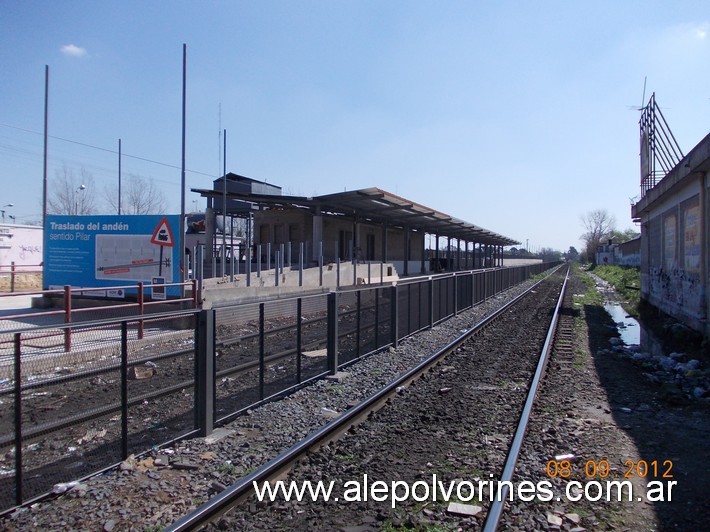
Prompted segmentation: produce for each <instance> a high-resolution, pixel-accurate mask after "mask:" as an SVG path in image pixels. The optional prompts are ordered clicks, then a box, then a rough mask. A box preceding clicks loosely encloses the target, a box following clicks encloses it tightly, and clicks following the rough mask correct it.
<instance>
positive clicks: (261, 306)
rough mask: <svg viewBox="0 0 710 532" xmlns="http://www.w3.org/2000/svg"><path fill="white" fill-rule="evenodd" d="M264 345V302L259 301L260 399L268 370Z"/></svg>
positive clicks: (262, 396) (262, 397)
mask: <svg viewBox="0 0 710 532" xmlns="http://www.w3.org/2000/svg"><path fill="white" fill-rule="evenodd" d="M265 355H266V352H265V346H264V303H259V400H260V401H261V400H262V399H264V373H265V372H266V360H265Z"/></svg>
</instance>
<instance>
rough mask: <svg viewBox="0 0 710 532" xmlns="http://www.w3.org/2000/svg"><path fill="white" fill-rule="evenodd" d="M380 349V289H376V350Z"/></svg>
mask: <svg viewBox="0 0 710 532" xmlns="http://www.w3.org/2000/svg"><path fill="white" fill-rule="evenodd" d="M379 348H380V289H379V288H375V350H377V349H379Z"/></svg>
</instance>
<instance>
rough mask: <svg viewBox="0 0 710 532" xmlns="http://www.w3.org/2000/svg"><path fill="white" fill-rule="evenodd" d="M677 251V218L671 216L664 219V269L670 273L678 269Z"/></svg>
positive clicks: (673, 215)
mask: <svg viewBox="0 0 710 532" xmlns="http://www.w3.org/2000/svg"><path fill="white" fill-rule="evenodd" d="M676 249H677V246H676V216H675V214H669V215H668V216H665V217H664V218H663V267H664V269H666V270H668V271H671V270H673V269H675V268H677V267H678V262H677V260H676Z"/></svg>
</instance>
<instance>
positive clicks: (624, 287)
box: [590, 265, 641, 313]
mask: <svg viewBox="0 0 710 532" xmlns="http://www.w3.org/2000/svg"><path fill="white" fill-rule="evenodd" d="M590 271H591V272H592V273H594V274H595V275H598V276H599V277H601V278H602V279H604V280H605V281H606V282H608V283H609V284H611V285H612V286H613V287H614V289H615V290H616V292H617V293H618V294H619V295H620V296H621V297H622V298H623V299H624V301H626V303H627V304H628V307H629V310H631V311H633V312H634V313H638V305H639V300H640V298H641V271H640V270H639V269H638V268H632V267H629V266H604V265H602V266H600V265H597V266H595V267H594V268H593V269H592V270H590Z"/></svg>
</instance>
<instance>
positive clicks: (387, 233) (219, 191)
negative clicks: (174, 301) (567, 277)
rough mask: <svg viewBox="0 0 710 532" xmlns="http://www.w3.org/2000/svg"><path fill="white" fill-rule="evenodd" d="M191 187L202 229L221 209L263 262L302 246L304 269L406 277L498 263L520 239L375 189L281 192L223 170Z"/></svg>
mask: <svg viewBox="0 0 710 532" xmlns="http://www.w3.org/2000/svg"><path fill="white" fill-rule="evenodd" d="M225 183H226V190H225V188H224V187H225ZM192 191H193V192H197V193H199V194H200V195H201V196H203V197H205V198H207V224H206V225H207V227H208V228H209V227H210V225H214V224H210V222H209V219H210V218H217V219H219V218H220V217H222V215H223V213H226V216H228V217H231V216H236V217H241V218H246V219H247V220H248V225H247V233H248V234H247V242H249V243H250V244H251V245H250V248H253V247H254V246H259V247H260V252H261V255H262V256H261V257H259V258H260V259H262V260H263V259H264V255H265V254H269V256H268V257H267V258H268V259H269V260H270V259H272V258H273V254H274V252H275V251H276V250H279V249H284V248H286V249H287V250H288V254H289V256H290V257H293V259H292V260H295V258H296V257H298V256H300V254H301V249H302V250H303V256H304V262H305V266H306V267H308V266H314V265H316V264H318V263H319V261H320V260H323V261H324V262H326V263H332V262H336V261H343V262H346V261H354V262H382V263H389V264H393V265H394V267H395V268H396V270H397V273H398V275H399V276H407V275H413V274H419V273H426V272H429V271H431V270H435V271H439V270H448V271H453V270H464V269H476V268H482V267H495V266H502V264H503V258H502V257H503V247H504V246H509V245H515V244H519V242H517V241H515V240H513V239H511V238H508V237H506V236H503V235H500V234H497V233H495V232H493V231H489V230H487V229H484V228H482V227H479V226H477V225H474V224H472V223H469V222H466V221H463V220H460V219H457V218H454V217H452V216H450V215H448V214H445V213H443V212H440V211H438V210H436V209H433V208H431V207H426V206H424V205H421V204H419V203H416V202H414V201H411V200H407V199H405V198H402V197H399V196H397V195H395V194H392V193H390V192H387V191H385V190H381V189H379V188H367V189H362V190H353V191H347V192H340V193H335V194H327V195H323V196H313V197H302V196H287V195H283V194H281V189H280V188H279V187H276V186H274V185H267V184H266V183H263V182H258V181H256V180H254V179H251V178H248V177H244V176H239V175H236V174H233V173H228V174H227V175H226V176H225V177H221V178H219V179H217V180H215V182H214V186H213V189H211V190H209V189H207V190H206V189H192ZM208 233H209V230H208ZM427 237H428V243H427ZM295 246H298V247H297V248H296V247H295Z"/></svg>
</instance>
